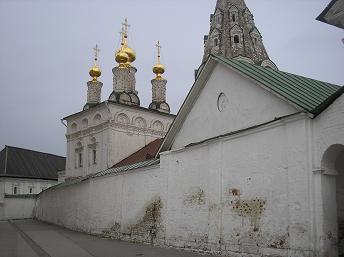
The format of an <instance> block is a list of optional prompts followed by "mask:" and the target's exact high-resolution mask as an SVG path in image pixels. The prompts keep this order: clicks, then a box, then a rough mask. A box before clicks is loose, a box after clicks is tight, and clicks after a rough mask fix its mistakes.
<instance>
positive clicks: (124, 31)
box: [122, 18, 130, 37]
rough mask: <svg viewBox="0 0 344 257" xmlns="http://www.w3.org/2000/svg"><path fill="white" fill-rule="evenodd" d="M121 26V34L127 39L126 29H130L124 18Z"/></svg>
mask: <svg viewBox="0 0 344 257" xmlns="http://www.w3.org/2000/svg"><path fill="white" fill-rule="evenodd" d="M122 26H123V29H122V30H123V33H124V36H125V37H127V36H128V29H129V28H130V24H129V23H128V19H127V18H125V20H124V23H122Z"/></svg>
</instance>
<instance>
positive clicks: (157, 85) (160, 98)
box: [149, 41, 170, 113]
mask: <svg viewBox="0 0 344 257" xmlns="http://www.w3.org/2000/svg"><path fill="white" fill-rule="evenodd" d="M155 47H156V49H157V63H156V65H154V67H153V73H154V74H155V75H156V77H155V78H154V79H152V81H151V83H152V103H151V104H150V105H149V109H153V110H157V111H159V112H164V113H170V106H169V105H168V103H167V102H166V84H167V80H166V79H164V78H163V77H162V74H164V73H165V67H164V66H163V65H162V64H161V60H160V58H161V48H162V46H161V44H160V41H158V43H157V44H156V45H155Z"/></svg>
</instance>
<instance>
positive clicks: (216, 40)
mask: <svg viewBox="0 0 344 257" xmlns="http://www.w3.org/2000/svg"><path fill="white" fill-rule="evenodd" d="M218 44H219V41H218V39H217V38H215V39H214V46H217V45H218Z"/></svg>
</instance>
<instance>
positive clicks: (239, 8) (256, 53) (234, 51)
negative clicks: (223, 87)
mask: <svg viewBox="0 0 344 257" xmlns="http://www.w3.org/2000/svg"><path fill="white" fill-rule="evenodd" d="M210 54H214V55H219V56H224V57H226V58H230V59H231V58H235V59H238V60H242V61H246V62H249V63H252V64H257V65H260V66H263V67H268V68H272V69H277V66H276V65H275V64H274V63H273V62H272V61H271V60H270V58H269V56H268V54H267V52H266V49H265V47H264V44H263V39H262V35H261V34H260V32H259V30H258V29H257V27H256V25H255V22H254V19H253V15H252V14H251V12H250V10H249V9H248V8H247V6H246V3H245V1H244V0H217V3H216V7H215V12H214V14H212V15H211V17H210V32H209V35H206V36H204V56H203V62H205V61H206V60H207V58H208V56H209V55H210Z"/></svg>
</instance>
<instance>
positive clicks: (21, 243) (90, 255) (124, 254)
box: [0, 220, 210, 257]
mask: <svg viewBox="0 0 344 257" xmlns="http://www.w3.org/2000/svg"><path fill="white" fill-rule="evenodd" d="M137 256H142V257H177V256H178V257H201V256H202V257H210V255H200V254H195V253H192V252H186V251H179V250H175V249H163V248H157V247H150V246H143V245H138V244H132V243H128V242H122V241H117V240H111V239H106V238H99V237H95V236H90V235H87V234H83V233H79V232H75V231H71V230H68V229H65V228H62V227H58V226H54V225H49V224H46V223H42V222H39V221H36V220H13V221H0V257H137Z"/></svg>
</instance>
